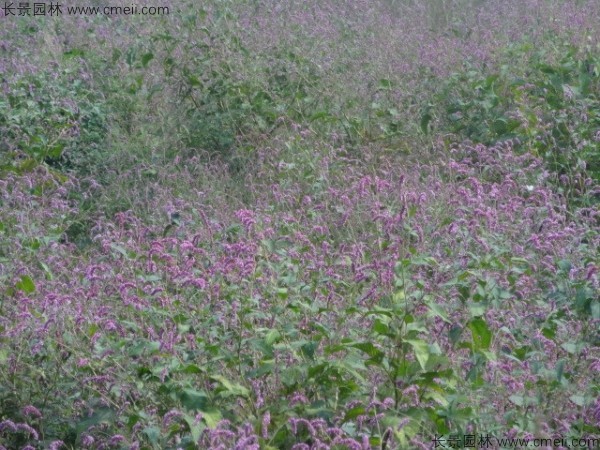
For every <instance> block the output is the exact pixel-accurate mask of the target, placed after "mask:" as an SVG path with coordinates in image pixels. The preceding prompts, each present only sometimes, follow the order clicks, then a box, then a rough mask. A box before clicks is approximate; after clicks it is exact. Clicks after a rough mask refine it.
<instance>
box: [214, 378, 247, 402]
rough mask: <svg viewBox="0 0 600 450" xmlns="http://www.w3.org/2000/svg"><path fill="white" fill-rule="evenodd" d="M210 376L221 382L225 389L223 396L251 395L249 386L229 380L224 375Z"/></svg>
mask: <svg viewBox="0 0 600 450" xmlns="http://www.w3.org/2000/svg"><path fill="white" fill-rule="evenodd" d="M210 378H211V379H212V380H214V381H217V382H218V383H220V384H221V386H222V388H223V391H222V392H221V395H222V396H225V397H229V396H232V395H233V396H238V397H248V396H249V395H250V391H249V390H248V388H246V387H244V386H242V385H241V384H239V383H235V382H232V381H229V380H228V379H227V378H225V377H224V376H223V375H211V377H210Z"/></svg>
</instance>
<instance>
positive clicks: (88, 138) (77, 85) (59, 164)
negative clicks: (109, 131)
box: [0, 68, 106, 174]
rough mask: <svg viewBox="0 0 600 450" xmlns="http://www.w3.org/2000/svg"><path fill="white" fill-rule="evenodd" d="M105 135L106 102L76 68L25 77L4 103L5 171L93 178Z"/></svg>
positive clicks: (1, 164)
mask: <svg viewBox="0 0 600 450" xmlns="http://www.w3.org/2000/svg"><path fill="white" fill-rule="evenodd" d="M105 135H106V112H105V111H104V109H103V107H102V101H101V99H100V98H99V96H98V95H97V93H94V92H93V91H92V90H91V89H90V87H89V86H88V85H87V83H86V82H85V81H84V80H82V79H81V78H79V76H78V75H77V73H76V72H75V71H74V70H73V69H72V68H65V69H63V70H62V71H61V72H59V73H52V72H50V71H43V72H39V73H37V74H35V75H29V76H25V77H21V78H19V79H18V80H17V81H14V82H13V83H11V86H10V89H9V91H8V93H7V94H6V95H5V96H4V98H0V136H2V137H1V138H0V150H1V153H2V156H1V158H0V169H3V170H10V171H14V172H17V173H22V172H27V171H29V170H31V169H32V168H34V167H35V166H36V165H37V164H41V163H46V164H47V165H49V166H51V167H54V168H57V169H60V170H63V171H75V172H77V173H80V174H85V173H90V172H93V171H94V168H95V166H96V165H97V164H98V162H99V161H100V160H101V158H102V156H101V147H100V145H101V144H102V142H103V141H104V138H105Z"/></svg>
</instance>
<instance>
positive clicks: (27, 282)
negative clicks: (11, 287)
mask: <svg viewBox="0 0 600 450" xmlns="http://www.w3.org/2000/svg"><path fill="white" fill-rule="evenodd" d="M16 288H17V289H19V290H21V291H23V292H25V293H26V294H31V293H33V292H35V284H33V280H32V279H31V277H30V276H29V275H23V276H22V277H21V281H19V282H18V283H17V284H16Z"/></svg>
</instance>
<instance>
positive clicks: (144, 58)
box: [142, 53, 154, 67]
mask: <svg viewBox="0 0 600 450" xmlns="http://www.w3.org/2000/svg"><path fill="white" fill-rule="evenodd" d="M153 58H154V54H152V53H144V54H143V55H142V66H144V67H148V63H149V62H150V61H152V59H153Z"/></svg>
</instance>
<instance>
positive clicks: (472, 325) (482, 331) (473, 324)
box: [469, 317, 492, 350]
mask: <svg viewBox="0 0 600 450" xmlns="http://www.w3.org/2000/svg"><path fill="white" fill-rule="evenodd" d="M469 329H470V330H471V333H472V334H473V347H474V349H475V350H487V349H489V348H490V344H491V343H492V332H491V331H490V329H489V328H488V326H487V323H485V320H483V319H482V318H481V317H478V318H476V319H471V321H470V322H469Z"/></svg>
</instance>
